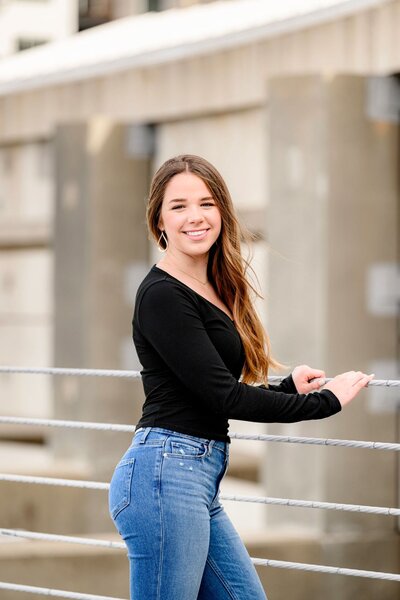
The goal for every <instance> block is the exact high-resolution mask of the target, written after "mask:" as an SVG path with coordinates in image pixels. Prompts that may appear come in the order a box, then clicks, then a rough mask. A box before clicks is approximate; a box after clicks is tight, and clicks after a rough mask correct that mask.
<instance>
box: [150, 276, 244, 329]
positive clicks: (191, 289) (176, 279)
mask: <svg viewBox="0 0 400 600" xmlns="http://www.w3.org/2000/svg"><path fill="white" fill-rule="evenodd" d="M152 268H153V269H155V270H156V271H158V272H159V273H163V274H165V275H168V277H171V278H172V279H175V281H178V282H179V283H180V284H181V285H184V286H185V287H186V288H188V289H189V290H190V291H191V292H193V293H194V294H196V296H199V297H200V298H202V299H203V300H205V301H206V302H208V304H211V306H213V307H214V308H216V309H217V310H219V311H220V312H221V313H222V314H223V315H225V317H226V318H227V319H229V320H230V322H231V323H232V324H234V321H233V319H231V318H230V316H229V315H228V314H227V313H226V312H225V311H224V310H222V308H220V307H219V306H217V305H216V304H214V302H211V300H208V298H205V297H204V296H202V295H201V294H199V292H196V290H194V289H193V288H191V287H190V285H187V284H186V283H183V281H181V280H180V279H178V278H177V277H174V276H173V275H171V273H168V271H165V270H164V269H160V267H157V265H153V267H152Z"/></svg>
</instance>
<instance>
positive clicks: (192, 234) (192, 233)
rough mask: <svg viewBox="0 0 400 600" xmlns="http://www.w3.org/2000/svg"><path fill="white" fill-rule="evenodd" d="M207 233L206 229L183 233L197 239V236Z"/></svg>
mask: <svg viewBox="0 0 400 600" xmlns="http://www.w3.org/2000/svg"><path fill="white" fill-rule="evenodd" d="M205 231H207V230H206V229H202V230H201V231H185V233H186V234H187V235H191V236H193V237H197V236H199V235H203V233H204V232H205Z"/></svg>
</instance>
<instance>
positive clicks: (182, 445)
mask: <svg viewBox="0 0 400 600" xmlns="http://www.w3.org/2000/svg"><path fill="white" fill-rule="evenodd" d="M166 450H167V451H166V455H167V456H169V457H171V458H173V457H176V458H203V457H204V456H205V455H206V454H207V450H208V448H207V444H203V443H202V442H194V441H193V442H192V441H186V440H185V441H177V440H171V441H170V442H169V443H168V442H167V447H166Z"/></svg>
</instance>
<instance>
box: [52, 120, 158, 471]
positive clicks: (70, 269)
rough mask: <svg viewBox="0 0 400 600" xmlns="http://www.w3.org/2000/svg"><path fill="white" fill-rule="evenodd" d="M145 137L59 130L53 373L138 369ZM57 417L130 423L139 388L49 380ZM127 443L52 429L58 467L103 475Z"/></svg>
mask: <svg viewBox="0 0 400 600" xmlns="http://www.w3.org/2000/svg"><path fill="white" fill-rule="evenodd" d="M149 139H150V137H149V129H147V128H146V127H139V126H136V127H135V126H131V127H128V126H124V125H120V124H115V123H111V122H109V121H107V120H104V119H102V118H95V119H93V120H91V121H90V122H89V123H88V124H75V125H65V126H61V127H59V129H58V130H57V135H56V163H57V199H56V212H55V238H54V239H55V337H54V362H55V365H56V366H60V367H61V366H63V367H83V368H85V367H86V368H98V369H133V370H140V364H139V363H138V360H137V357H136V355H135V352H134V347H133V342H132V337H131V333H132V327H131V321H132V314H133V305H134V298H135V293H136V288H137V285H138V284H139V282H140V281H141V279H142V278H143V276H144V274H145V273H146V272H147V268H148V265H147V253H148V243H147V233H146V227H145V204H146V194H147V191H148V184H149V164H150V158H149V153H150V145H149ZM54 394H55V409H54V413H55V415H54V416H55V417H56V418H62V419H73V420H82V421H101V422H126V423H132V424H135V423H136V421H137V419H138V417H139V415H140V410H141V404H142V401H143V394H142V385H141V381H140V380H122V379H115V378H98V377H96V378H93V377H92V378H86V377H85V378H83V377H81V378H76V377H74V378H71V377H58V378H54ZM130 439H131V435H130V434H126V435H125V434H111V433H89V432H86V433H82V432H79V431H77V430H71V431H69V430H59V431H56V432H54V434H53V436H52V445H53V448H54V451H55V454H56V457H59V458H69V459H70V460H76V461H80V462H81V461H84V462H86V463H87V465H88V467H89V470H90V471H91V472H92V474H93V475H95V476H98V477H101V476H103V477H104V476H109V474H110V472H111V469H112V467H113V466H114V465H115V462H116V460H117V459H118V457H119V455H120V454H121V452H123V450H124V448H125V447H126V446H127V444H128V443H129V441H130Z"/></svg>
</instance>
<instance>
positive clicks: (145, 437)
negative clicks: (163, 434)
mask: <svg viewBox="0 0 400 600" xmlns="http://www.w3.org/2000/svg"><path fill="white" fill-rule="evenodd" d="M150 431H151V427H145V429H144V433H143V435H142V439H141V440H140V442H139V444H145V443H146V439H147V436H148V435H149V433H150Z"/></svg>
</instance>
